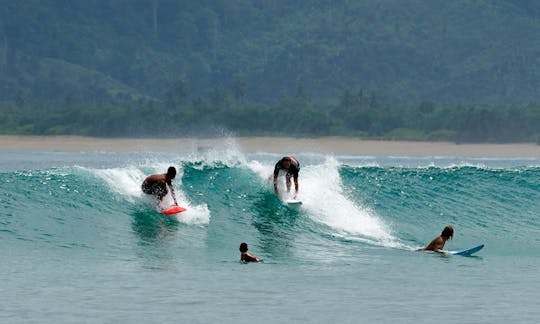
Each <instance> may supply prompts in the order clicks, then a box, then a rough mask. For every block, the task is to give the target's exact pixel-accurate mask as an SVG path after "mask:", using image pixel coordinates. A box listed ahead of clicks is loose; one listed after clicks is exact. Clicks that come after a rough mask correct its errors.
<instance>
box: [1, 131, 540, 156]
mask: <svg viewBox="0 0 540 324" xmlns="http://www.w3.org/2000/svg"><path fill="white" fill-rule="evenodd" d="M224 147H237V148H238V149H240V150H241V151H242V152H246V153H254V152H269V153H280V154H281V153H282V154H295V153H298V152H304V153H305V152H314V153H328V154H336V155H369V156H462V157H516V158H518V157H519V158H540V146H539V145H536V144H534V143H517V144H459V145H458V144H454V143H449V142H409V141H377V140H365V139H360V138H349V137H322V138H289V137H237V138H221V139H195V138H177V139H131V138H129V139H128V138H115V139H106V138H92V137H79V136H9V135H8V136H0V152H1V151H58V152H78V151H80V152H90V151H104V152H128V151H155V152H170V151H194V150H204V149H212V148H218V149H220V148H221V149H222V148H224Z"/></svg>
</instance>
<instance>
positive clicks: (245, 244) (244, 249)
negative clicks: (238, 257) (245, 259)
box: [240, 243, 248, 253]
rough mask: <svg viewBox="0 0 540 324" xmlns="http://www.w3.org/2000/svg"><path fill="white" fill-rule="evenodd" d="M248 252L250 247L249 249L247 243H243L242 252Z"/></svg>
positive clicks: (241, 245)
mask: <svg viewBox="0 0 540 324" xmlns="http://www.w3.org/2000/svg"><path fill="white" fill-rule="evenodd" d="M247 250H248V247H247V243H242V244H240V252H242V253H243V252H247Z"/></svg>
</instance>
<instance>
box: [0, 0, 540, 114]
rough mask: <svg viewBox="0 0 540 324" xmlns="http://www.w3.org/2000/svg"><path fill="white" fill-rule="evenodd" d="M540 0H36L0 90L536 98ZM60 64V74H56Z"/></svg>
mask: <svg viewBox="0 0 540 324" xmlns="http://www.w3.org/2000/svg"><path fill="white" fill-rule="evenodd" d="M539 8H540V3H539V2H537V1H502V0H499V1H492V0H478V1H460V0H457V1H439V0H433V1H417V0H407V1H403V0H393V1H392V0H387V1H375V0H365V1H323V0H319V1H283V0H273V1H272V0H268V1H259V0H215V1H166V0H144V1H143V0H135V1H131V0H100V1H98V0H85V1H69V0H25V1H11V0H4V1H2V6H1V8H0V66H1V72H2V73H1V74H0V83H1V84H2V86H1V87H0V100H7V99H13V98H14V96H15V94H16V93H17V92H19V93H23V94H24V95H25V96H26V97H29V98H33V99H59V98H62V97H64V96H67V95H73V93H76V94H77V95H79V96H81V97H82V98H99V99H105V100H108V99H118V98H124V99H125V98H129V97H133V98H140V97H151V98H156V99H158V100H161V99H163V96H164V94H165V93H166V92H167V90H168V89H169V88H171V87H172V86H173V85H174V84H175V83H176V82H178V81H179V80H181V81H183V82H185V84H186V85H187V89H188V91H189V95H192V96H196V95H200V94H206V93H208V92H209V91H211V90H213V89H215V88H219V87H222V88H228V87H231V86H233V85H234V84H242V85H243V94H244V95H245V96H246V97H247V98H250V99H252V100H256V101H262V102H266V103H268V102H272V101H274V100H276V99H277V98H282V97H284V96H287V95H292V94H294V93H296V92H297V91H298V89H302V90H303V91H304V92H305V93H306V94H307V95H309V96H310V97H312V98H314V99H317V100H320V101H321V102H335V100H336V98H337V97H338V96H339V95H341V94H342V93H343V91H344V90H347V89H349V90H360V89H363V90H367V91H370V92H375V93H377V94H378V95H379V96H382V97H385V98H387V99H388V100H389V101H392V102H401V103H410V104H419V103H420V102H422V101H434V102H438V103H451V104H455V103H467V104H470V103H482V104H485V103H497V104H501V103H506V104H510V103H521V104H523V103H528V102H531V101H538V99H539V98H538V97H539V91H538V90H539V89H540V77H539V75H540V37H538V35H540V18H539V11H540V9H539ZM54 71H57V72H58V73H55V72H54Z"/></svg>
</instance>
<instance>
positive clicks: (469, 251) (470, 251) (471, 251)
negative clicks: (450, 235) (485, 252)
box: [445, 244, 484, 256]
mask: <svg viewBox="0 0 540 324" xmlns="http://www.w3.org/2000/svg"><path fill="white" fill-rule="evenodd" d="M483 248H484V244H480V245H478V246H475V247H472V248H469V249H465V250H460V251H445V253H447V254H451V255H465V256H468V255H472V254H474V253H476V252H478V251H480V250H482V249H483Z"/></svg>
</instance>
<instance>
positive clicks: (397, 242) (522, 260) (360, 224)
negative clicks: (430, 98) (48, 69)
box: [0, 141, 540, 323]
mask: <svg viewBox="0 0 540 324" xmlns="http://www.w3.org/2000/svg"><path fill="white" fill-rule="evenodd" d="M0 149H1V148H0ZM283 154H284V155H285V154H293V155H294V156H296V157H297V158H298V159H299V160H300V162H301V171H300V181H299V182H300V193H299V195H298V198H299V199H301V200H302V201H303V204H302V205H301V206H300V207H289V206H288V205H286V204H284V202H283V199H284V198H285V197H277V196H275V195H274V193H273V190H272V187H271V185H270V183H269V181H268V179H269V176H270V175H271V173H272V171H273V165H274V164H275V162H276V161H277V160H278V159H279V158H281V156H282V155H280V154H273V153H266V152H265V151H264V148H261V150H260V152H258V153H249V154H248V153H243V152H242V150H241V149H239V148H238V147H237V146H236V145H235V144H234V141H228V142H227V144H225V145H223V146H222V147H220V148H204V147H203V148H199V149H194V150H191V151H184V150H180V149H178V150H175V149H173V150H172V151H171V152H168V153H156V152H116V153H115V152H43V151H40V152H29V151H0V244H1V249H0V261H1V262H0V323H80V322H89V323H251V322H256V323H291V322H309V323H330V322H332V323H538V322H540V306H539V305H540V270H539V269H540V217H539V213H540V160H537V159H522V158H519V157H516V158H515V159H508V158H505V159H498V158H489V159H488V158H466V157H451V156H447V157H444V156H442V157H407V156H338V155H331V154H320V153H313V152H302V151H301V148H299V151H298V152H283ZM170 165H172V166H176V167H177V169H178V175H177V178H176V179H175V181H174V187H175V189H176V192H177V198H178V200H179V203H180V205H182V206H184V207H186V208H187V211H186V212H184V213H182V214H179V216H178V217H176V218H172V217H167V216H164V215H162V214H160V213H159V212H158V211H157V209H156V207H155V206H154V205H153V204H152V203H151V202H150V201H149V200H148V199H147V198H146V197H144V195H143V194H142V193H141V191H140V184H141V182H142V180H143V179H144V178H145V177H146V176H147V175H149V174H152V173H163V172H165V171H166V169H167V167H168V166H170ZM283 187H284V184H281V188H282V189H283ZM282 191H283V190H282ZM166 199H168V197H167V198H166ZM446 225H452V226H453V227H454V229H455V235H454V238H453V240H451V241H449V242H448V243H447V245H446V247H445V248H446V249H448V250H459V249H462V248H468V247H472V246H475V245H478V244H485V248H484V249H483V250H481V251H480V252H478V253H477V254H475V255H474V256H470V257H462V256H446V255H442V254H439V253H434V252H416V251H415V249H417V248H419V247H421V246H424V245H425V244H427V243H429V242H430V241H431V240H432V239H433V238H435V237H436V236H438V235H439V234H440V232H441V231H442V229H443V228H444V226H446ZM242 242H246V243H248V245H249V251H250V252H251V253H253V254H255V255H257V256H258V257H260V258H262V259H264V262H262V263H258V264H254V263H251V264H243V263H240V262H239V257H240V254H239V251H238V247H239V245H240V243H242Z"/></svg>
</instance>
